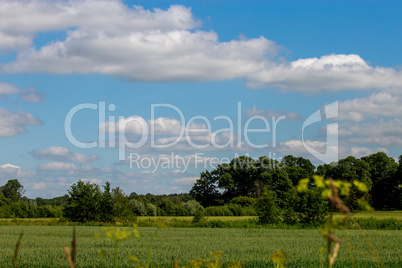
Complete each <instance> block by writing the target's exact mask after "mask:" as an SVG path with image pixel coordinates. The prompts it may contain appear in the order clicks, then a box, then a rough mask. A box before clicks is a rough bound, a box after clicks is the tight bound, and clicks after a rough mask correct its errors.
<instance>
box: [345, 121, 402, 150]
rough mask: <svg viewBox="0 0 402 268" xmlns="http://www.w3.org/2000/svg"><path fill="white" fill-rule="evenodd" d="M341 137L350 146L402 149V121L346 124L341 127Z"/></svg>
mask: <svg viewBox="0 0 402 268" xmlns="http://www.w3.org/2000/svg"><path fill="white" fill-rule="evenodd" d="M339 135H340V137H341V138H342V139H343V140H345V141H347V142H348V143H349V144H370V145H374V146H384V147H390V146H393V147H395V146H396V147H402V121H401V120H400V119H398V118H397V119H391V120H383V119H380V120H378V121H374V122H371V121H370V122H363V123H352V122H350V123H345V124H342V125H340V127H339Z"/></svg>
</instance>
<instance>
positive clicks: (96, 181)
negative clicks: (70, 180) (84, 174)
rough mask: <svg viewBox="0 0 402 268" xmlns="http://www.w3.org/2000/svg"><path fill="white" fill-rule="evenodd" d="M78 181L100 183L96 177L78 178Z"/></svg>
mask: <svg viewBox="0 0 402 268" xmlns="http://www.w3.org/2000/svg"><path fill="white" fill-rule="evenodd" d="M80 181H83V182H89V183H95V184H101V183H102V180H101V179H96V178H86V179H80Z"/></svg>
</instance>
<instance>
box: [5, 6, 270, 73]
mask: <svg viewBox="0 0 402 268" xmlns="http://www.w3.org/2000/svg"><path fill="white" fill-rule="evenodd" d="M8 11H10V12H8ZM10 13H11V14H12V15H10ZM0 14H1V16H2V17H3V18H4V20H6V21H7V23H6V24H5V25H3V26H2V29H1V28H0V31H1V32H3V34H5V33H12V35H13V36H15V37H21V36H24V37H26V38H29V39H31V40H32V36H33V35H34V34H35V33H37V32H41V31H47V30H52V29H62V30H66V29H70V30H68V31H67V38H66V40H64V41H57V42H52V43H50V44H47V45H44V46H42V47H41V48H40V49H38V50H35V49H34V48H29V49H25V50H22V51H20V52H19V53H18V55H17V59H16V61H14V62H11V63H8V64H4V65H3V67H2V68H1V69H2V71H3V72H6V73H20V72H28V73H30V72H50V73H59V74H63V73H94V72H96V73H102V74H108V75H113V76H119V77H124V78H128V79H130V80H133V81H173V80H174V81H184V80H186V81H204V80H216V79H231V78H235V77H241V76H244V75H245V74H248V73H250V72H253V71H257V70H258V68H259V64H260V62H261V59H262V58H263V56H264V55H265V54H269V53H274V51H275V50H276V49H277V48H276V45H275V44H274V43H273V42H271V41H269V40H267V39H265V38H263V37H260V38H257V39H250V40H241V41H237V40H233V41H230V42H219V41H218V36H217V34H216V33H214V32H212V31H211V32H205V31H195V28H196V27H198V26H199V25H200V23H199V22H198V21H196V20H194V19H193V16H192V13H191V10H190V8H186V7H183V6H171V7H170V8H168V9H167V10H161V9H155V10H153V11H149V10H144V9H143V8H141V7H134V8H129V7H127V6H125V5H124V4H122V3H121V2H120V1H112V2H110V1H71V2H57V3H53V2H43V1H31V2H29V4H20V3H15V4H13V3H12V2H8V4H6V5H4V6H3V8H2V12H0ZM49 14H51V15H49ZM21 16H24V17H23V18H22V17H21ZM39 18H40V19H39ZM36 19H38V21H37V20H36ZM27 22H29V23H30V24H33V25H31V26H27V25H25V24H27ZM46 22H47V23H46ZM95 22H96V23H95ZM25 28H27V29H25ZM71 28H74V29H73V30H72V29H71ZM16 40H19V39H16ZM24 40H26V39H24ZM9 43H10V42H7V44H9ZM15 43H17V41H15ZM20 43H22V44H25V45H26V44H28V42H20ZM7 44H3V48H4V49H6V48H7ZM0 48H1V46H0Z"/></svg>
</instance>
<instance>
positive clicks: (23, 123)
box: [0, 107, 42, 137]
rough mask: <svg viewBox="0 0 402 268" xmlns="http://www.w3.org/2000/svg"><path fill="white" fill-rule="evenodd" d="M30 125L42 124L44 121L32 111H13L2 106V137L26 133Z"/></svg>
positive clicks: (0, 135)
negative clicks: (31, 112)
mask: <svg viewBox="0 0 402 268" xmlns="http://www.w3.org/2000/svg"><path fill="white" fill-rule="evenodd" d="M29 125H32V126H37V125H42V122H41V121H40V120H39V119H37V118H35V117H34V116H33V115H32V114H30V113H27V112H24V111H19V112H16V113H13V112H10V111H7V110H5V109H3V108H1V107H0V137H9V136H15V135H18V134H21V133H25V132H26V131H27V130H26V127H27V126H29Z"/></svg>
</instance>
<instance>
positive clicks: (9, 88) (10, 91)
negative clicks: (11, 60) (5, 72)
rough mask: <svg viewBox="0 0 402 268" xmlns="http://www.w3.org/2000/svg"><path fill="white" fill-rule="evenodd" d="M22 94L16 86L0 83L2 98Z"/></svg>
mask: <svg viewBox="0 0 402 268" xmlns="http://www.w3.org/2000/svg"><path fill="white" fill-rule="evenodd" d="M19 92H20V90H19V88H18V87H16V86H15V85H12V84H8V83H4V82H2V83H0V96H9V95H15V94H18V93H19Z"/></svg>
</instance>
